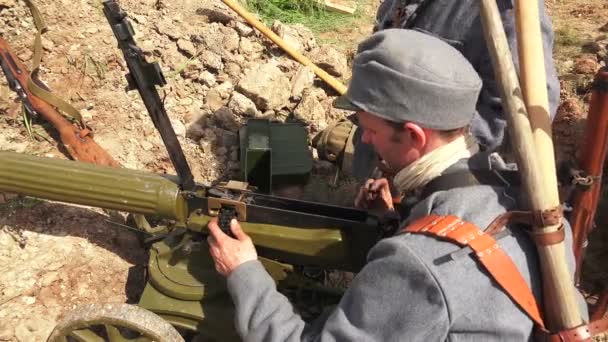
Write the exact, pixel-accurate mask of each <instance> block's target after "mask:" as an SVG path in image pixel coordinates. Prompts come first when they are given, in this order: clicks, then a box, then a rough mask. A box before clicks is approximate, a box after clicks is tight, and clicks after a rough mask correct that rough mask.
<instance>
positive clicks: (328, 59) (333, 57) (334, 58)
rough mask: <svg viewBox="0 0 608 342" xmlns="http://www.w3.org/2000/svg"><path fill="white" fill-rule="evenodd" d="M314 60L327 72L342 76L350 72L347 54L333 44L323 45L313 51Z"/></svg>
mask: <svg viewBox="0 0 608 342" xmlns="http://www.w3.org/2000/svg"><path fill="white" fill-rule="evenodd" d="M311 56H312V58H311V59H312V60H313V62H315V64H317V65H318V66H319V67H320V68H321V69H323V70H325V71H327V73H329V74H331V75H333V76H336V77H342V76H344V75H346V74H347V73H348V61H347V60H346V56H344V55H343V54H342V53H340V52H339V51H338V50H336V49H334V48H332V47H331V46H327V45H324V46H321V47H319V48H317V49H315V50H314V51H312V52H311Z"/></svg>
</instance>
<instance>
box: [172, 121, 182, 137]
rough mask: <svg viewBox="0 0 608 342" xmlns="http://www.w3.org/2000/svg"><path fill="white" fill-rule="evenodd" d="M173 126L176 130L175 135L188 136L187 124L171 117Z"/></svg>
mask: <svg viewBox="0 0 608 342" xmlns="http://www.w3.org/2000/svg"><path fill="white" fill-rule="evenodd" d="M170 121H171V126H173V130H174V131H175V135H177V136H178V137H184V138H185V137H186V126H185V125H184V124H183V123H182V122H181V121H179V120H177V119H170Z"/></svg>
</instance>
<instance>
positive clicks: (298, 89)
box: [291, 65, 315, 99]
mask: <svg viewBox="0 0 608 342" xmlns="http://www.w3.org/2000/svg"><path fill="white" fill-rule="evenodd" d="M314 80H315V72H314V71H312V68H310V67H309V66H304V65H302V66H300V68H299V69H298V71H297V72H296V74H295V75H294V76H293V77H292V78H291V96H292V97H294V98H298V99H299V98H300V97H301V95H302V92H303V91H304V89H306V88H310V87H312V85H313V83H314Z"/></svg>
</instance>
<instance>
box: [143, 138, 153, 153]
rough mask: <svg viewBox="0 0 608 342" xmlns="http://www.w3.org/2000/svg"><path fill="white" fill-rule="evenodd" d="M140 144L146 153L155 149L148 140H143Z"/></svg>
mask: <svg viewBox="0 0 608 342" xmlns="http://www.w3.org/2000/svg"><path fill="white" fill-rule="evenodd" d="M140 144H141V148H143V149H144V151H150V150H151V149H153V148H154V145H153V144H152V143H151V142H149V141H147V140H142V141H141V143H140Z"/></svg>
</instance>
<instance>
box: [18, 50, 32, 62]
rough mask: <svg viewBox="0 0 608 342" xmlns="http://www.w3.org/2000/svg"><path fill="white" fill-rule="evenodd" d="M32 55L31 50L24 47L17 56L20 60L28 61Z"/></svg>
mask: <svg viewBox="0 0 608 342" xmlns="http://www.w3.org/2000/svg"><path fill="white" fill-rule="evenodd" d="M33 55H34V53H33V52H32V50H30V49H24V50H23V52H21V53H20V54H19V55H18V56H17V57H19V59H21V60H22V61H29V60H30V59H32V56H33Z"/></svg>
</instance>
